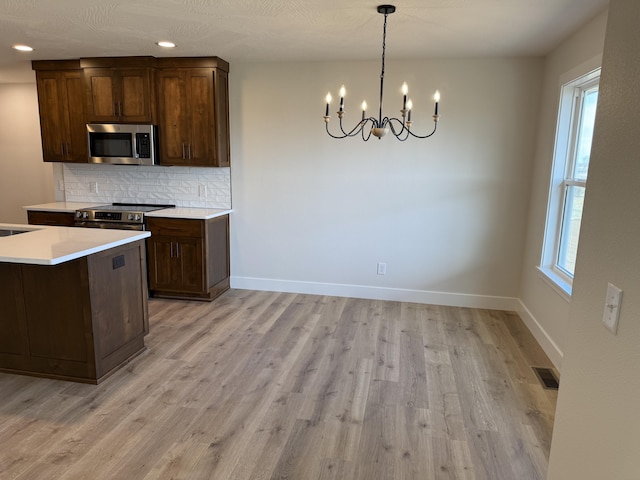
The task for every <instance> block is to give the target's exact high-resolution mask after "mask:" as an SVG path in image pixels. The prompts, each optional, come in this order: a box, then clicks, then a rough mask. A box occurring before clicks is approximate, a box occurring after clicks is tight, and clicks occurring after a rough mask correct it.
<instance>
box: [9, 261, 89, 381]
mask: <svg viewBox="0 0 640 480" xmlns="http://www.w3.org/2000/svg"><path fill="white" fill-rule="evenodd" d="M21 270H22V286H23V297H24V301H25V312H26V320H27V338H28V343H29V355H30V356H29V359H28V365H26V366H25V367H26V368H25V370H27V371H30V372H32V373H40V374H50V375H55V376H57V377H60V378H67V377H71V378H80V379H95V376H96V372H95V360H94V357H95V355H94V348H93V335H92V331H91V305H90V302H89V281H88V275H87V259H86V257H84V258H79V259H77V260H72V261H69V262H65V263H62V264H60V265H53V266H49V265H21Z"/></svg>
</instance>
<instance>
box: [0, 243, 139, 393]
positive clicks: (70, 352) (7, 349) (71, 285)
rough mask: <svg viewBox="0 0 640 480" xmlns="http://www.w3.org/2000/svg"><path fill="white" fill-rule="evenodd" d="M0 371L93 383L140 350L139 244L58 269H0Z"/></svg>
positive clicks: (15, 266) (2, 266) (9, 266)
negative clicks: (0, 287) (0, 286)
mask: <svg viewBox="0 0 640 480" xmlns="http://www.w3.org/2000/svg"><path fill="white" fill-rule="evenodd" d="M0 284H1V285H2V286H3V288H2V289H0V311H1V312H2V315H0V371H4V372H10V373H23V374H29V375H36V376H43V377H50V378H58V379H63V380H73V381H78V382H85V383H99V382H100V381H101V380H103V379H104V378H106V377H107V376H108V375H109V374H110V373H111V372H112V371H114V370H115V369H116V368H117V367H119V366H121V365H123V364H124V363H126V362H127V361H128V360H129V359H131V358H132V357H134V356H136V355H138V354H139V353H141V352H142V351H143V350H144V348H145V347H144V336H145V333H147V332H148V309H147V282H146V261H145V243H144V241H138V242H134V243H130V244H127V245H123V246H120V247H116V248H113V249H110V250H106V251H104V252H100V253H96V254H93V255H89V256H87V257H83V258H80V259H77V260H72V261H69V262H65V263H62V264H59V265H53V266H47V265H25V264H11V263H0Z"/></svg>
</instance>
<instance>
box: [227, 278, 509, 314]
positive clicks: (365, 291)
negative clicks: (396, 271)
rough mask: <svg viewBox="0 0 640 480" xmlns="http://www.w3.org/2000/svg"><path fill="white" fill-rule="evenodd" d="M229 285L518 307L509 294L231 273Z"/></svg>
mask: <svg viewBox="0 0 640 480" xmlns="http://www.w3.org/2000/svg"><path fill="white" fill-rule="evenodd" d="M231 288H238V289H241V290H264V291H270V292H287V293H305V294H310V295H331V296H335V297H352V298H368V299H372V300H390V301H397V302H413V303H427V304H433V305H446V306H449V307H469V308H486V309H490V310H507V311H516V309H517V308H518V299H517V298H513V297H493V296H488V295H471V294H463V293H445V292H431V291H426V290H405V289H399V288H383V287H371V286H362V285H343V284H337V283H318V282H298V281H292V280H274V279H270V278H252V277H233V276H232V277H231Z"/></svg>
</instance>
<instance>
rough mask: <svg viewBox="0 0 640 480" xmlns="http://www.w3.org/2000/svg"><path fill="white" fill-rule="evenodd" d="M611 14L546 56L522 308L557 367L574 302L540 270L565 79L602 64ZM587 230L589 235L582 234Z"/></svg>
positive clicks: (581, 30) (559, 364) (568, 79)
mask: <svg viewBox="0 0 640 480" xmlns="http://www.w3.org/2000/svg"><path fill="white" fill-rule="evenodd" d="M606 21H607V13H606V12H603V13H602V14H601V15H599V16H598V17H596V18H595V19H593V20H592V21H591V22H589V23H587V24H586V25H585V26H584V27H582V28H581V29H580V30H579V31H578V32H576V33H575V34H574V35H573V36H571V37H570V38H569V39H567V40H566V41H565V42H563V43H562V44H561V45H560V46H558V47H557V48H556V49H555V50H554V51H553V52H552V53H551V54H550V55H549V56H548V57H547V58H546V60H545V66H544V81H543V87H542V97H541V110H540V116H539V120H538V135H537V142H536V147H535V163H534V168H533V170H532V176H531V185H532V187H531V200H530V208H529V215H528V225H527V235H526V245H525V248H524V255H523V263H522V280H521V287H520V292H519V298H520V300H521V303H520V305H519V308H518V311H519V313H520V316H521V317H522V318H523V320H524V321H525V322H526V323H527V325H528V327H529V329H530V330H532V332H533V333H534V335H535V336H536V338H537V340H538V342H539V343H540V344H541V345H542V346H543V348H544V349H545V351H546V353H547V355H549V357H550V358H551V360H552V361H553V362H554V364H555V365H556V367H558V368H560V367H561V365H562V354H563V350H564V346H565V344H566V340H567V339H566V335H567V322H568V318H569V308H570V302H569V300H568V299H566V298H565V297H564V296H562V295H561V294H560V293H559V292H558V291H556V290H554V288H552V287H551V286H550V284H548V283H547V282H546V281H545V280H544V279H543V277H542V276H541V275H540V274H539V272H538V271H537V269H536V267H537V266H539V265H540V257H541V253H542V242H543V239H544V227H545V219H546V213H547V201H548V195H549V182H550V177H551V167H552V163H553V150H554V143H555V133H556V121H557V118H558V102H559V98H560V97H559V95H560V87H561V85H562V84H564V83H566V82H568V81H570V80H573V79H575V78H577V77H579V76H580V75H583V74H585V73H588V72H590V71H592V70H594V69H595V68H597V67H599V66H600V65H601V60H602V49H603V45H604V33H605V28H606ZM583 235H584V234H583Z"/></svg>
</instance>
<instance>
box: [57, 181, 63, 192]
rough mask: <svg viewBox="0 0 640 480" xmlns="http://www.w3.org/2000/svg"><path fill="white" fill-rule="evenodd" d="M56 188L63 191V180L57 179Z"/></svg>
mask: <svg viewBox="0 0 640 480" xmlns="http://www.w3.org/2000/svg"><path fill="white" fill-rule="evenodd" d="M58 190H60V191H61V192H64V180H58Z"/></svg>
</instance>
